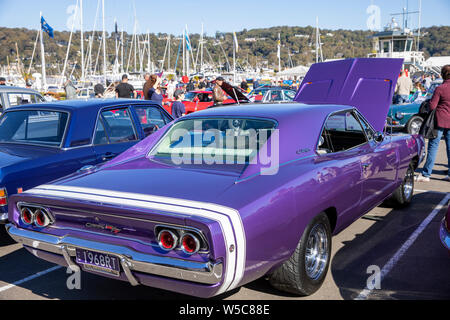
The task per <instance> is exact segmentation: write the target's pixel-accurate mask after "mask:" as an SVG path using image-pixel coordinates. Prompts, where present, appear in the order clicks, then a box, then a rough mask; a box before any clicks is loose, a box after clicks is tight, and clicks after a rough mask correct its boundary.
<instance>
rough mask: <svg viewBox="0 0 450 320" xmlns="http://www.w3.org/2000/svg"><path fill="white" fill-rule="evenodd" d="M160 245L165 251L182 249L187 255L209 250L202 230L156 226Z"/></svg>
mask: <svg viewBox="0 0 450 320" xmlns="http://www.w3.org/2000/svg"><path fill="white" fill-rule="evenodd" d="M155 234H156V235H157V239H158V245H159V246H160V247H161V249H163V250H165V251H172V250H181V251H183V252H184V253H185V254H187V255H194V254H196V253H199V252H207V251H208V250H209V249H208V244H207V242H206V240H205V238H204V237H202V236H201V232H199V231H196V230H192V229H183V228H173V227H164V226H158V227H156V230H155Z"/></svg>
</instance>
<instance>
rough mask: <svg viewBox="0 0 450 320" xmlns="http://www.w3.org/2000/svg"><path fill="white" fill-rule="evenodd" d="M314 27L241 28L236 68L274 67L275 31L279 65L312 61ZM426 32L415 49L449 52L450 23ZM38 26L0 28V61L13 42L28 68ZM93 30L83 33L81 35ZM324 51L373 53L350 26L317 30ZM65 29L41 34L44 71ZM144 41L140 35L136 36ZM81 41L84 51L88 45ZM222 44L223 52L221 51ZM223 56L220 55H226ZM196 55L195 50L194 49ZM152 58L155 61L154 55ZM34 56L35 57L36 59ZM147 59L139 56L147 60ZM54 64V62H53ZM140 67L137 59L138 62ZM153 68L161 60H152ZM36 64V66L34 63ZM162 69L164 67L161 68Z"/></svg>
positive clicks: (72, 57) (62, 49)
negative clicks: (279, 55) (44, 63)
mask: <svg viewBox="0 0 450 320" xmlns="http://www.w3.org/2000/svg"><path fill="white" fill-rule="evenodd" d="M314 31H315V30H314V28H313V27H273V28H267V29H253V30H246V29H244V30H243V31H241V32H238V33H237V37H238V41H239V49H240V50H239V53H238V55H237V58H238V63H239V64H240V65H241V66H244V67H245V66H247V64H250V65H251V66H258V67H262V66H268V67H274V68H278V60H277V40H278V34H279V33H280V34H281V43H282V46H283V47H282V68H286V67H289V65H291V64H293V65H299V64H301V65H306V64H309V63H312V62H313V61H314V59H315V52H314V49H315V36H314ZM422 32H423V34H425V36H424V37H423V38H422V40H421V42H420V49H421V50H423V51H424V52H425V54H426V56H427V57H429V56H444V55H450V26H441V27H430V28H424V29H422ZM36 34H37V30H27V29H10V28H0V65H6V64H7V60H8V59H9V61H10V63H12V62H15V61H16V60H17V55H16V49H15V43H16V42H17V46H18V49H19V54H20V57H21V59H22V61H23V63H24V65H25V69H27V68H28V65H29V62H30V61H29V59H30V58H31V55H32V52H33V46H34V42H35V39H36ZM91 34H92V32H86V37H88V36H90V35H91ZM321 34H322V38H321V40H322V43H323V53H324V58H325V59H334V58H348V57H366V56H367V54H368V53H370V52H371V51H372V41H371V39H370V36H371V35H372V34H373V33H372V32H370V31H352V30H321ZM69 35H70V33H69V32H58V31H56V32H55V38H54V39H50V38H49V37H48V36H47V35H46V34H44V36H45V46H46V55H47V57H46V61H47V64H48V69H49V70H48V72H49V74H60V72H61V69H62V64H63V62H64V58H65V55H66V50H67V43H68V41H69ZM100 36H101V33H96V36H95V41H94V46H93V50H92V57H93V60H94V64H95V61H96V58H97V54H98V52H99V51H98V49H99V43H100V39H101V38H100ZM107 36H108V39H107V52H108V61H109V62H110V63H113V62H114V57H115V56H114V52H115V38H114V34H108V35H107ZM166 37H167V35H166V34H152V35H151V47H152V58H153V59H154V60H162V59H163V56H164V51H165V47H166V42H167V41H166V40H165V38H166ZM190 37H191V43H192V45H193V48H194V50H196V48H197V46H198V43H199V38H200V36H199V35H198V34H196V35H191V36H190ZM125 38H126V39H127V41H128V48H127V50H125V52H126V55H127V52H128V50H129V47H130V46H131V35H129V34H126V35H125ZM232 39H233V36H232V34H231V33H220V32H217V33H216V35H215V37H208V38H206V44H205V48H206V49H207V50H205V53H204V60H205V61H206V62H210V61H211V60H213V61H214V62H215V63H218V62H220V63H221V64H225V62H226V59H228V61H229V62H230V63H232V62H231V59H232V45H233V40H232ZM141 40H144V36H142V37H141ZM179 43H180V39H179V38H178V39H177V38H172V41H171V65H172V68H173V66H174V65H175V61H176V60H177V49H178V48H179ZM88 44H89V43H88V41H87V40H86V44H85V50H86V51H87V48H88ZM222 48H223V50H222ZM224 52H225V54H226V55H227V57H226V58H225V54H224ZM36 54H37V57H35V63H34V64H36V63H37V64H39V63H40V58H39V54H40V51H39V46H38V50H37V51H36ZM195 54H196V53H195ZM99 57H100V58H99V64H98V68H100V67H101V63H102V54H100V55H99ZM155 57H156V59H155ZM36 58H37V59H36ZM75 61H77V66H78V68H77V69H76V72H79V65H80V36H79V33H78V34H76V35H74V37H73V40H72V49H71V52H70V54H69V62H70V64H71V65H72V64H73V63H74V62H75ZM146 61H147V58H145V59H144V63H146ZM127 62H128V55H127V56H126V58H125V65H127ZM58 63H59V64H58ZM137 65H138V66H139V62H137ZM157 65H158V66H159V65H160V63H158V64H157ZM34 67H35V66H34ZM133 68H134V54H133V55H132V57H131V59H130V69H129V70H130V71H131V70H132V69H133ZM165 69H167V68H165ZM180 69H181V58H179V62H178V70H180Z"/></svg>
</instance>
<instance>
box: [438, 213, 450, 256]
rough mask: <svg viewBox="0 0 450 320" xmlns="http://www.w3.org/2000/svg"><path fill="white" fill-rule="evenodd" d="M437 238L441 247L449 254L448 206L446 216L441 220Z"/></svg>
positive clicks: (449, 218) (449, 223) (449, 214)
mask: <svg viewBox="0 0 450 320" xmlns="http://www.w3.org/2000/svg"><path fill="white" fill-rule="evenodd" d="M439 237H440V239H441V242H442V245H443V246H444V248H446V249H447V250H448V253H449V254H450V206H449V207H448V210H447V214H446V215H445V217H444V219H443V220H442V223H441V227H440V229H439Z"/></svg>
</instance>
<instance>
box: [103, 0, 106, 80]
mask: <svg viewBox="0 0 450 320" xmlns="http://www.w3.org/2000/svg"><path fill="white" fill-rule="evenodd" d="M102 16H103V35H102V38H103V77H104V79H105V85H106V31H105V29H106V28H105V0H102Z"/></svg>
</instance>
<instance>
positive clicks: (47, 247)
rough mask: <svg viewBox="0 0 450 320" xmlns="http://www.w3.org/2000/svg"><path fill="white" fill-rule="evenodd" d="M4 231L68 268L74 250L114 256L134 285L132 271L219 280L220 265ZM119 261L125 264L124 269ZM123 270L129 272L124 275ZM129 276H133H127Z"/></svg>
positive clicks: (66, 238)
mask: <svg viewBox="0 0 450 320" xmlns="http://www.w3.org/2000/svg"><path fill="white" fill-rule="evenodd" d="M6 230H7V231H8V233H9V235H10V236H11V237H12V238H13V239H14V240H15V241H16V242H19V243H21V244H22V245H24V246H27V247H29V248H32V249H37V250H42V251H47V252H50V253H54V254H58V255H61V256H63V257H64V259H65V260H66V262H67V264H68V265H69V266H70V265H73V264H74V262H73V260H72V258H73V257H76V249H81V250H88V251H94V252H99V253H104V254H108V255H112V256H116V257H118V258H119V260H120V261H121V264H122V268H123V269H124V272H125V275H126V276H127V278H128V281H130V283H131V284H133V283H135V282H134V281H133V278H134V276H133V274H132V272H133V271H134V272H141V273H145V274H148V275H156V276H163V277H167V278H172V279H178V280H184V281H190V282H194V283H200V284H205V285H214V284H218V283H219V282H220V281H221V280H222V275H223V263H222V262H196V261H189V260H183V259H176V258H169V257H162V256H156V255H150V254H145V253H141V252H137V251H134V250H132V249H130V248H127V247H123V246H120V245H113V244H106V243H101V242H95V241H90V240H84V239H80V238H76V237H70V236H64V237H57V236H53V235H49V234H44V233H41V232H35V231H30V230H24V229H20V228H17V227H16V226H14V225H13V224H8V225H6ZM64 253H66V256H67V257H66V256H64ZM67 258H68V259H67ZM122 260H123V261H125V262H126V264H125V267H124V266H123V264H124V262H123V261H122ZM127 269H129V274H128V275H127V272H128V271H127ZM130 275H131V276H133V277H130ZM136 282H137V281H136Z"/></svg>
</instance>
